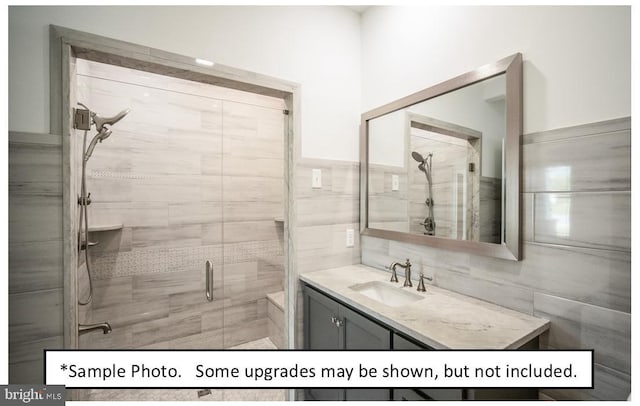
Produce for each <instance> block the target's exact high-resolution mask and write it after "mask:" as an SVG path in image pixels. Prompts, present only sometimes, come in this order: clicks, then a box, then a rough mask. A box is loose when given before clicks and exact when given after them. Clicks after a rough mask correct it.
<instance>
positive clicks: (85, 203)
mask: <svg viewBox="0 0 640 406" xmlns="http://www.w3.org/2000/svg"><path fill="white" fill-rule="evenodd" d="M78 204H79V205H80V206H88V205H90V204H91V193H89V194H88V195H87V197H86V198H83V197H82V196H78Z"/></svg>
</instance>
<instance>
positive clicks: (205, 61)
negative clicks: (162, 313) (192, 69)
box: [196, 58, 214, 66]
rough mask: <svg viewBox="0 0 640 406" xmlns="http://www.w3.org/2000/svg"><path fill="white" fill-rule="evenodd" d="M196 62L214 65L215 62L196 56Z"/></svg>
mask: <svg viewBox="0 0 640 406" xmlns="http://www.w3.org/2000/svg"><path fill="white" fill-rule="evenodd" d="M196 63H197V64H200V65H204V66H213V65H214V64H213V62H211V61H207V60H206V59H200V58H196Z"/></svg>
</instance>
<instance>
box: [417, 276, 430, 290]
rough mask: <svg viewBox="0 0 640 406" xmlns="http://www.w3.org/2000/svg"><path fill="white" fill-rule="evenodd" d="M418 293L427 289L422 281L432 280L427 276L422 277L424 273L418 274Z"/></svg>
mask: <svg viewBox="0 0 640 406" xmlns="http://www.w3.org/2000/svg"><path fill="white" fill-rule="evenodd" d="M418 279H419V281H418V292H426V291H427V289H426V288H425V286H424V280H425V279H426V280H428V281H429V282H431V281H432V280H433V278H430V277H428V276H424V272H420V277H419V278H418Z"/></svg>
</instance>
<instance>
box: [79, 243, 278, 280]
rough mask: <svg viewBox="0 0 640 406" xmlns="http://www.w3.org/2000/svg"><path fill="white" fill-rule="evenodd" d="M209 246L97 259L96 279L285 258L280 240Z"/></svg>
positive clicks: (150, 250) (94, 264) (94, 262)
mask: <svg viewBox="0 0 640 406" xmlns="http://www.w3.org/2000/svg"><path fill="white" fill-rule="evenodd" d="M222 251H223V245H221V244H217V245H205V246H200V247H183V248H148V249H139V250H133V251H119V252H115V253H113V252H112V253H104V254H101V255H94V256H93V257H92V260H91V265H92V269H91V270H92V279H93V280H104V279H110V278H117V277H121V276H132V275H144V274H154V273H165V272H186V271H190V270H194V269H200V268H202V266H203V264H204V263H205V262H206V261H207V260H209V261H211V262H212V263H213V265H222V264H223V260H224V263H226V264H234V263H240V262H252V261H256V260H258V259H265V258H273V257H280V256H282V255H284V250H283V244H282V241H280V240H268V241H251V242H241V243H234V244H226V245H225V246H224V257H223V256H222V255H221V254H222Z"/></svg>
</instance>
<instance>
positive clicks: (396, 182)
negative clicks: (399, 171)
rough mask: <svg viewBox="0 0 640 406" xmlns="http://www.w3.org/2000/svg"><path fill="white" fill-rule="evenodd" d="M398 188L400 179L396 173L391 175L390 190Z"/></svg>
mask: <svg viewBox="0 0 640 406" xmlns="http://www.w3.org/2000/svg"><path fill="white" fill-rule="evenodd" d="M399 189H400V180H399V179H398V175H391V190H392V191H394V192H396V191H398V190H399Z"/></svg>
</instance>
